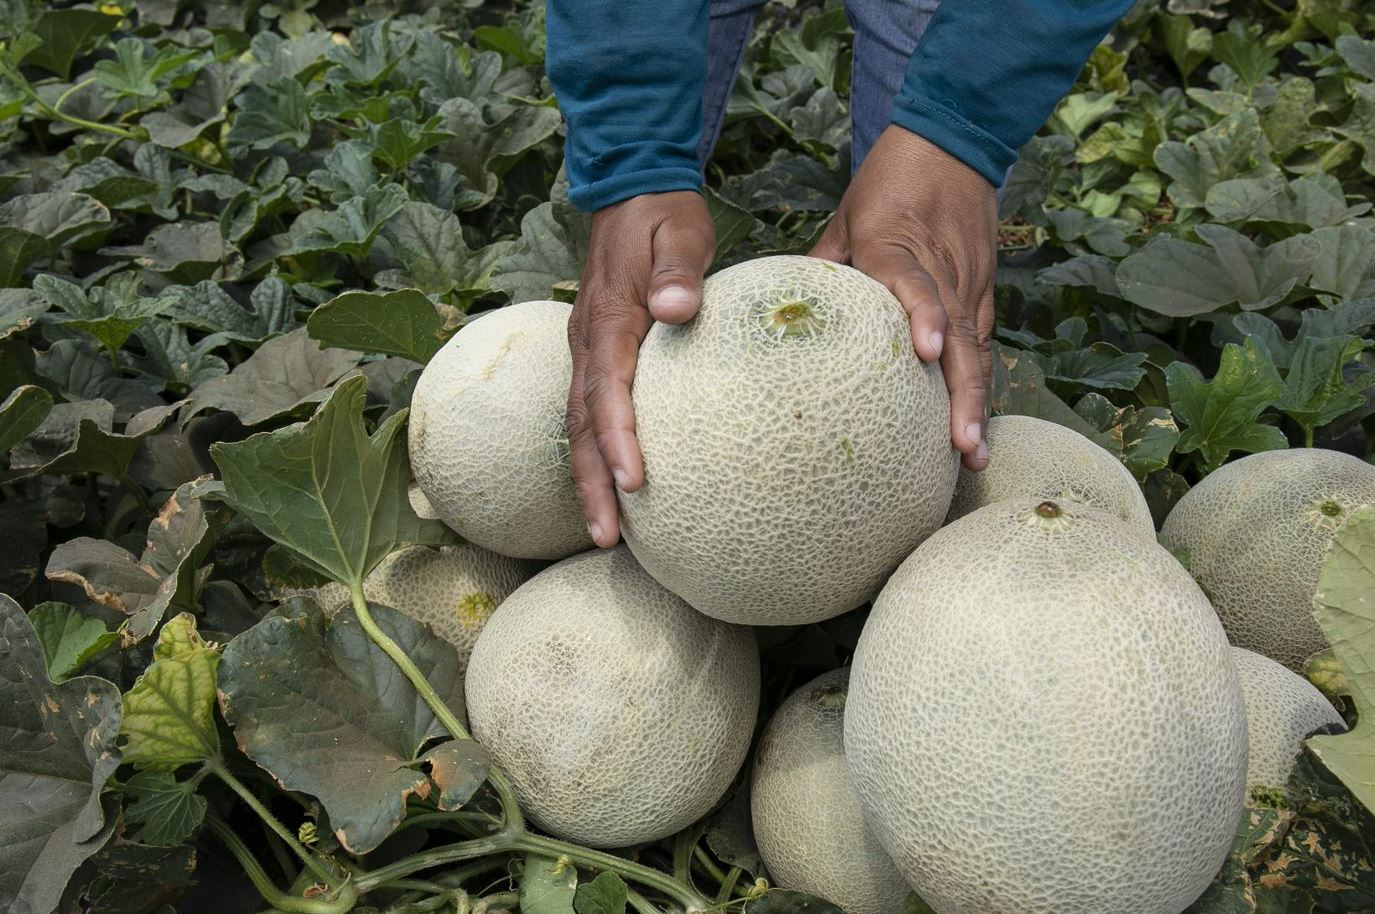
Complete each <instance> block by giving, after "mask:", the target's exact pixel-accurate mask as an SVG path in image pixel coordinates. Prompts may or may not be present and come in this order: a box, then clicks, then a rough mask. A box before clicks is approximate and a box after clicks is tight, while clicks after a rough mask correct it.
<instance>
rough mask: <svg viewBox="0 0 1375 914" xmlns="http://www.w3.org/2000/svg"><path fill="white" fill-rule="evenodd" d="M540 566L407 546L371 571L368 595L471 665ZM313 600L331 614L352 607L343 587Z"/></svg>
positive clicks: (486, 554) (456, 549)
mask: <svg viewBox="0 0 1375 914" xmlns="http://www.w3.org/2000/svg"><path fill="white" fill-rule="evenodd" d="M538 567H539V565H538V563H536V562H527V561H521V560H519V559H513V558H510V557H508V556H504V555H498V554H497V553H495V552H492V551H490V550H487V549H483V548H481V547H480V546H474V545H472V544H471V543H459V544H457V545H453V546H441V547H439V548H437V549H436V548H431V547H429V546H407V547H405V548H403V549H398V550H397V551H395V552H393V553H392V554H391V555H389V556H387V557H386V558H385V559H383V560H382V561H381V563H379V564H378V566H377V567H376V568H374V569H373V570H372V573H371V574H369V575H368V576H367V578H366V579H364V581H363V595H364V596H365V597H367V598H368V602H370V603H381V604H383V605H385V606H390V607H391V608H392V609H399V610H401V611H402V612H403V613H405V614H406V615H408V616H410V617H411V618H413V619H419V620H420V621H421V622H424V623H426V624H428V625H429V626H430V627H431V628H433V629H434V632H435V634H436V635H438V636H439V637H441V638H443V639H444V640H446V641H448V642H449V643H450V644H452V645H453V646H454V647H456V648H458V654H459V662H460V665H461V666H466V665H467V663H468V655H469V654H471V653H472V650H473V645H474V644H476V643H477V636H478V633H479V632H481V631H482V626H483V625H485V624H486V623H487V619H488V618H489V617H490V616H491V615H492V613H493V612H494V611H495V610H496V608H497V607H498V606H499V605H501V601H502V600H505V599H506V598H507V597H508V596H510V594H511V592H512V591H514V590H515V589H516V588H517V587H519V586H520V585H521V583H522V582H524V581H525V580H526V579H528V578H529V577H530V576H531V575H533V574H534V573H535V571H536V570H537V569H538ZM310 596H311V597H313V598H314V599H315V602H316V603H318V604H319V605H320V608H321V609H323V610H324V611H325V612H326V613H330V614H333V613H335V612H338V611H339V610H340V609H342V608H344V607H346V606H347V605H348V604H349V592H348V588H347V587H345V586H344V585H342V584H338V583H333V582H331V583H329V584H326V585H324V586H323V587H317V588H315V589H314V590H313V591H312V592H310Z"/></svg>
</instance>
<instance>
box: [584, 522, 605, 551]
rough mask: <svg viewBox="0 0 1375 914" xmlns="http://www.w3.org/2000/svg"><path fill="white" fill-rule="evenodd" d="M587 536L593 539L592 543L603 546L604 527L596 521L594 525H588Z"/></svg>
mask: <svg viewBox="0 0 1375 914" xmlns="http://www.w3.org/2000/svg"><path fill="white" fill-rule="evenodd" d="M587 535H588V536H590V537H592V542H594V543H596V544H598V545H601V540H602V525H601V524H599V523H597V522H596V521H593V522H592V523H590V524H588V525H587Z"/></svg>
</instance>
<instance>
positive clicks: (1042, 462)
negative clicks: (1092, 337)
mask: <svg viewBox="0 0 1375 914" xmlns="http://www.w3.org/2000/svg"><path fill="white" fill-rule="evenodd" d="M987 437H988V466H987V467H985V468H984V469H983V470H981V471H979V472H972V471H970V470H966V469H961V470H960V477H959V480H958V481H957V482H956V483H955V497H954V499H953V500H952V501H951V503H950V513H949V515H948V516H947V518H946V522H947V523H949V522H950V521H953V520H955V519H957V518H961V517H964V516H965V515H966V514H968V513H970V512H971V511H976V510H978V509H979V508H982V507H983V506H984V505H991V504H993V503H994V502H995V501H1003V500H1004V499H1007V498H1031V497H1035V498H1051V499H1061V498H1068V499H1071V500H1073V501H1077V502H1082V503H1083V504H1088V505H1094V506H1095V507H1099V508H1102V509H1103V510H1105V511H1111V512H1112V513H1113V514H1116V515H1117V516H1118V517H1120V518H1122V520H1124V521H1126V522H1127V524H1128V525H1129V526H1132V527H1135V528H1136V529H1138V530H1140V531H1141V532H1142V533H1144V534H1145V535H1147V536H1150V537H1154V536H1155V522H1154V521H1153V520H1152V519H1151V509H1150V506H1148V505H1147V504H1146V496H1145V495H1143V494H1141V487H1140V486H1139V485H1137V484H1136V480H1135V479H1134V478H1133V477H1132V474H1131V472H1130V471H1129V470H1128V469H1127V468H1126V467H1124V466H1123V465H1122V462H1121V461H1120V460H1118V459H1117V458H1116V457H1114V456H1113V455H1112V454H1109V453H1108V452H1107V451H1105V450H1104V449H1103V448H1101V447H1099V446H1098V445H1097V444H1094V443H1093V442H1092V441H1090V440H1089V439H1087V438H1085V437H1084V436H1083V435H1081V434H1079V433H1078V432H1076V431H1075V430H1074V429H1072V428H1065V426H1063V425H1060V424H1058V423H1055V422H1047V421H1046V420H1044V419H1037V418H1035V417H1033V416H994V417H993V418H992V419H989V420H988V436H987Z"/></svg>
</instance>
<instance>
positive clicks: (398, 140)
mask: <svg viewBox="0 0 1375 914" xmlns="http://www.w3.org/2000/svg"><path fill="white" fill-rule="evenodd" d="M439 122H440V118H439V117H438V116H436V117H432V118H430V119H429V120H428V121H426V122H425V123H423V124H418V123H416V122H415V121H411V120H406V119H403V118H388V119H387V120H385V121H383V122H382V123H381V124H370V125H368V126H369V137H368V138H369V140H370V141H371V143H372V154H373V155H374V156H376V157H377V158H378V159H380V160H381V161H382V162H384V163H385V164H386V165H387V166H389V167H390V168H391V169H392V171H400V170H401V169H403V168H405V167H406V165H408V164H409V163H410V161H411V159H414V158H415V157H416V156H418V155H420V154H421V153H423V152H425V151H426V150H428V149H433V148H434V147H435V146H438V145H439V144H440V143H442V142H444V141H445V140H450V139H453V134H451V133H449V132H448V131H447V130H436V129H435V127H436V126H438V124H439Z"/></svg>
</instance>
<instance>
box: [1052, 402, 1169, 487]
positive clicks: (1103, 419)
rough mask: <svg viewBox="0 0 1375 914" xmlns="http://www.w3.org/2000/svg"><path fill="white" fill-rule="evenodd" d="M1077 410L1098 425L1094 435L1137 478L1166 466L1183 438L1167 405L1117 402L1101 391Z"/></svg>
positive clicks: (1078, 406) (1090, 421) (1078, 405)
mask: <svg viewBox="0 0 1375 914" xmlns="http://www.w3.org/2000/svg"><path fill="white" fill-rule="evenodd" d="M1074 411H1075V412H1076V413H1078V414H1079V415H1080V416H1082V417H1083V418H1084V420H1085V421H1086V422H1088V423H1089V424H1090V425H1092V426H1093V427H1094V429H1096V432H1097V433H1096V434H1094V435H1092V436H1090V437H1092V438H1093V440H1094V441H1096V442H1098V444H1099V445H1101V446H1102V447H1103V448H1104V449H1106V450H1107V451H1108V452H1109V453H1110V454H1113V455H1114V456H1116V457H1117V459H1118V460H1121V461H1122V463H1123V464H1124V465H1125V466H1126V468H1127V469H1129V470H1131V472H1132V475H1133V476H1135V477H1136V478H1137V479H1145V478H1146V476H1147V475H1148V474H1150V473H1153V472H1155V471H1156V470H1159V469H1162V468H1164V467H1165V466H1166V465H1167V464H1168V463H1169V461H1170V454H1171V453H1173V452H1174V446H1175V444H1176V443H1177V442H1178V441H1179V427H1178V426H1177V425H1175V422H1174V417H1173V416H1171V415H1170V411H1169V410H1168V409H1165V408H1164V407H1163V406H1145V407H1135V406H1117V405H1115V404H1114V403H1113V402H1112V401H1111V400H1109V399H1108V398H1107V397H1104V396H1102V395H1101V394H1086V395H1085V396H1084V397H1083V398H1082V399H1080V400H1079V402H1078V403H1076V404H1074Z"/></svg>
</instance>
